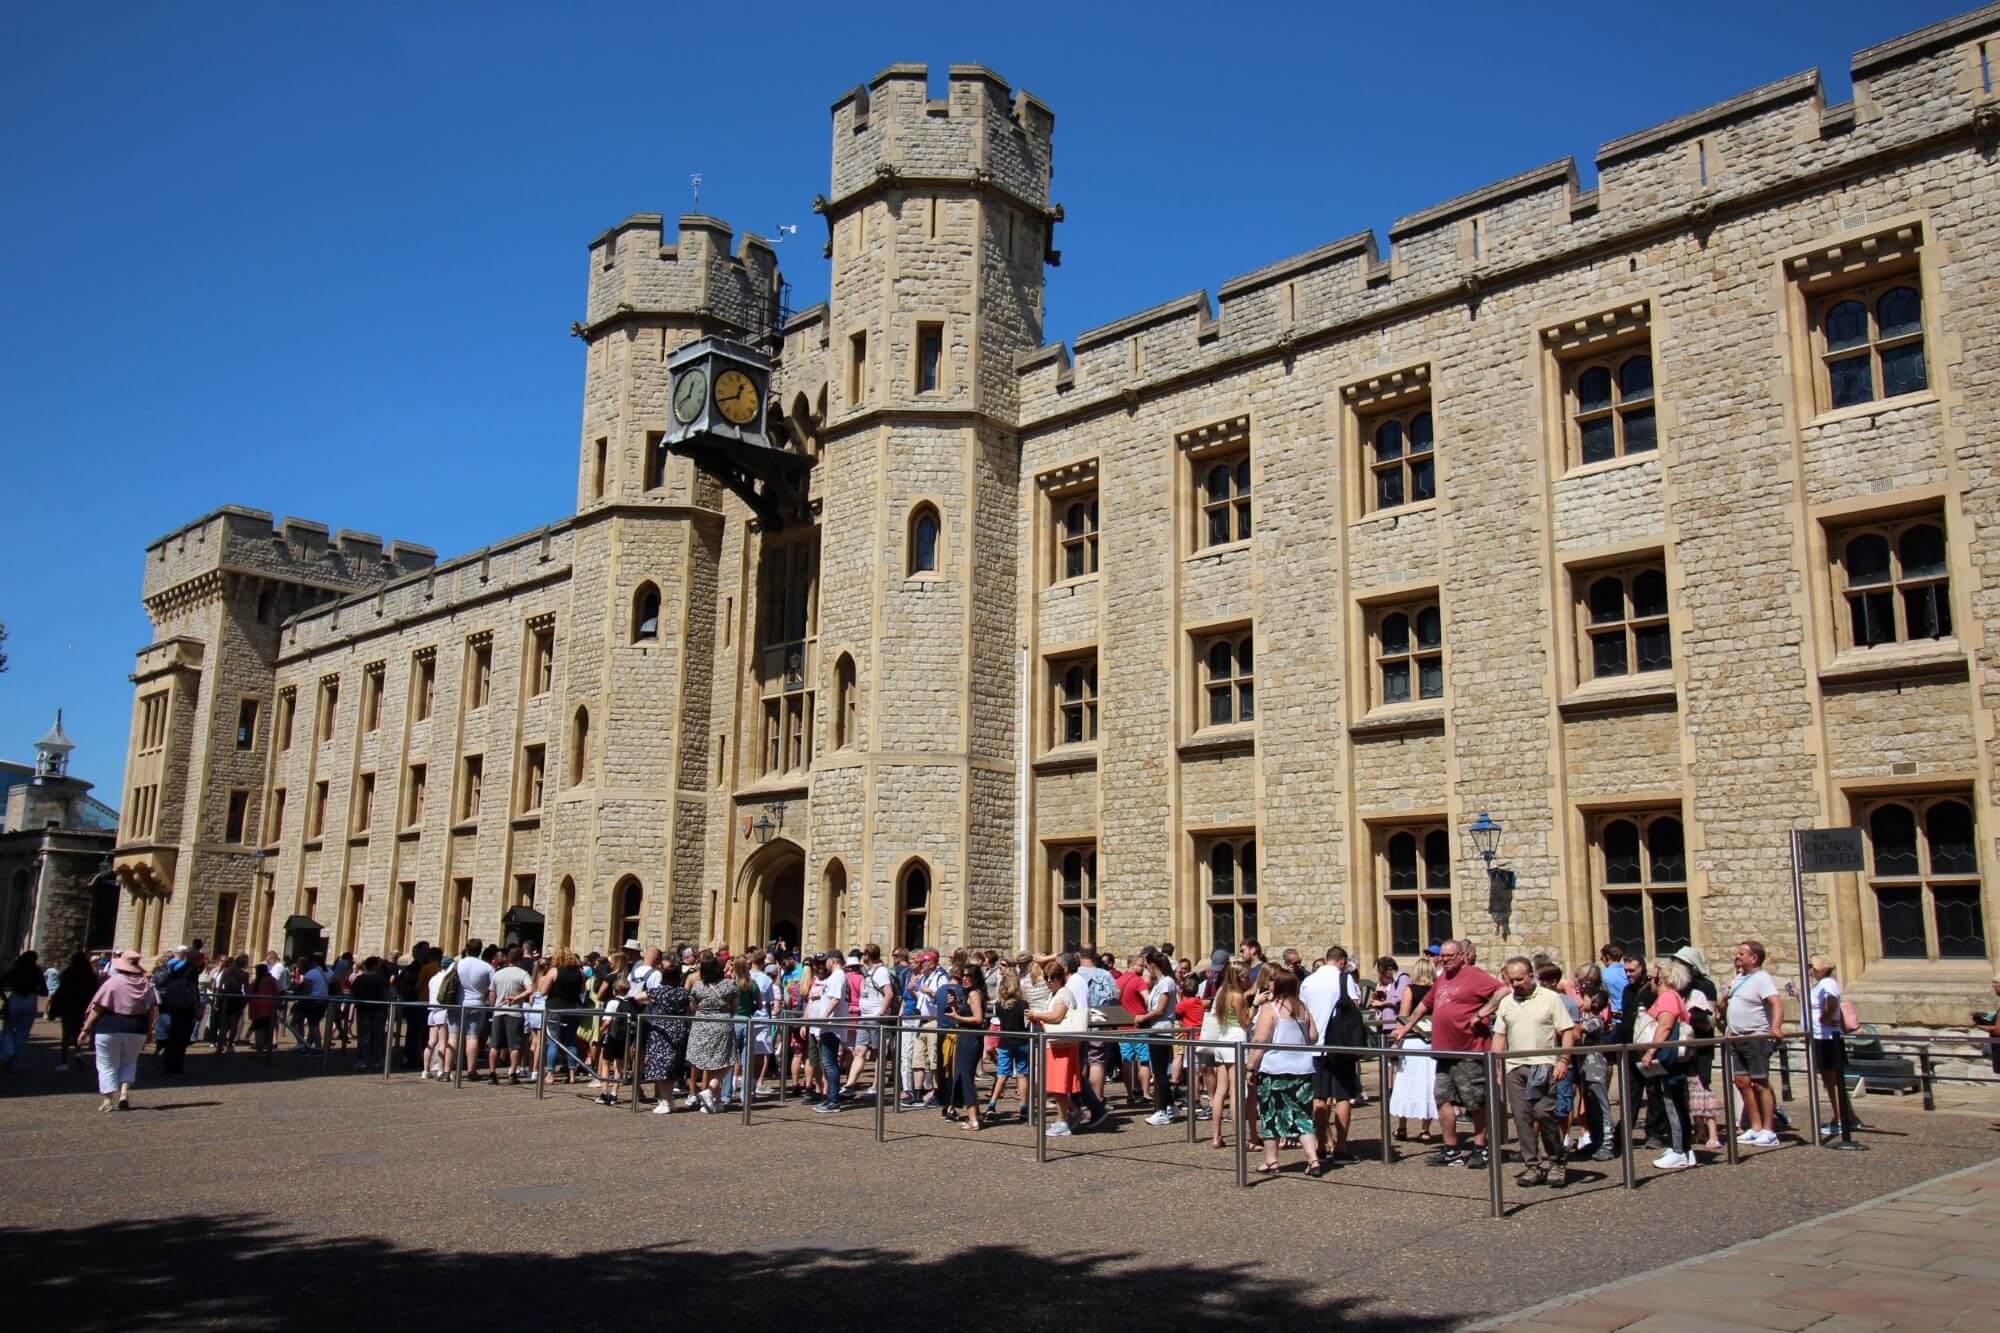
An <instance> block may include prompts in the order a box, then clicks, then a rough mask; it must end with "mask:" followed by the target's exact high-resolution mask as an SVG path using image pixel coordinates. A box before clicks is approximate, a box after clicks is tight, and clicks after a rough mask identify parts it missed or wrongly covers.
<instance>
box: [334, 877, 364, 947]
mask: <svg viewBox="0 0 2000 1333" xmlns="http://www.w3.org/2000/svg"><path fill="white" fill-rule="evenodd" d="M367 900H368V889H367V886H366V885H364V884H349V885H348V886H347V887H346V888H344V889H342V890H341V891H340V915H339V917H338V918H337V919H336V920H335V922H334V930H333V940H334V947H335V948H337V949H340V950H341V951H343V952H345V953H358V952H360V949H359V947H358V946H359V944H360V939H361V913H362V910H363V908H364V907H365V906H366V905H367Z"/></svg>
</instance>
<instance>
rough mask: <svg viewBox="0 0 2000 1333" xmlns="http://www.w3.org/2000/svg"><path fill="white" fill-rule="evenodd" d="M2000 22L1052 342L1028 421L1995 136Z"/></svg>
mask: <svg viewBox="0 0 2000 1333" xmlns="http://www.w3.org/2000/svg"><path fill="white" fill-rule="evenodd" d="M1996 33H2000V5H1989V6H1987V7H1986V8H1984V9H1980V10H1978V11H1975V12H1974V13H1971V14H1966V15H1963V16H1961V17H1959V18H1955V19H1951V20H1947V21H1946V22H1943V23H1939V24H1934V25H1932V26H1931V27H1928V28H1925V29H1922V30H1921V31H1918V32H1914V33H1911V34H1909V35H1907V36H1904V37H1900V38H1897V39H1895V40H1893V41H1890V42H1885V43H1882V44H1880V45H1878V46H1874V47H1870V48H1868V49H1867V50H1865V51H1862V52H1860V53H1858V54H1856V55H1855V57H1854V58H1853V61H1852V63H1851V72H1852V75H1853V81H1854V100H1853V102H1852V103H1851V104H1842V105H1838V106H1829V105H1828V104H1827V102H1826V99H1825V93H1824V89H1823V87H1822V85H1821V81H1820V75H1819V71H1818V70H1816V69H1813V70H1806V71H1803V72H1801V73H1798V74H1793V75H1790V76H1789V77H1786V78H1783V79H1779V80H1776V81H1774V82H1772V83H1768V84H1765V85H1763V86H1762V87H1759V88H1755V89H1752V90H1750V91H1748V92H1745V93H1743V94H1741V95H1739V96H1736V97H1733V98H1730V99H1728V100H1726V101H1723V102H1720V103H1717V104H1715V105H1713V106H1710V107H1705V108H1702V109H1700V110H1697V111H1692V112H1689V113H1688V114H1686V115H1683V116H1679V117H1676V118H1674V119H1672V120H1669V121H1667V122H1665V123H1663V124H1660V125H1656V126H1652V127H1650V128H1648V129H1643V130H1639V131H1635V132H1634V133H1631V134H1627V135H1624V136H1622V137H1620V138H1617V139H1613V140H1611V141H1610V142H1608V143H1605V144H1603V145H1601V146H1600V147H1599V148H1598V150H1597V152H1596V155H1595V158H1594V163H1595V166H1596V169H1597V176H1598V180H1597V186H1596V188H1595V189H1592V190H1584V189H1582V188H1581V182H1580V180H1579V178H1578V174H1577V170H1576V163H1575V160H1574V159H1573V158H1563V159H1559V160H1557V161H1554V162H1549V163H1546V164H1544V165H1542V166H1539V167H1535V168H1533V169H1532V170H1528V171H1524V172H1521V173H1519V174H1518V175H1515V176H1511V177H1508V178H1507V179H1505V180H1501V181H1497V182H1495V183H1493V184H1491V185H1487V186H1483V187H1481V188H1479V189H1476V190H1472V191H1468V192H1467V193H1465V194H1461V195H1458V196H1456V197H1454V198H1451V199H1447V200H1445V201H1443V202H1441V203H1437V204H1433V205H1430V206H1428V207H1426V208H1423V209H1420V210H1418V211H1416V212H1413V213H1409V214H1406V215H1405V216H1403V217H1401V218H1398V219H1397V220H1396V222H1395V223H1394V224H1393V225H1392V226H1391V227H1390V229H1389V235H1388V241H1389V245H1388V248H1387V250H1386V252H1384V251H1383V249H1382V248H1381V247H1380V246H1379V245H1378V243H1377V240H1376V237H1375V235H1374V234H1373V233H1372V232H1362V233H1358V234H1356V235H1353V236H1349V237H1344V238H1342V239H1340V240H1336V241H1333V242H1331V243H1329V244H1327V245H1323V246H1320V247H1317V248H1315V249H1313V250H1310V251H1307V252H1306V253H1304V254H1302V255H1296V256H1293V257H1290V258H1287V259H1283V260H1279V261H1277V262H1275V263H1272V264H1269V265H1266V266H1264V267H1263V268H1259V269H1257V270H1254V271H1252V272H1250V273H1246V274H1242V275H1240V276H1238V277H1235V278H1232V279H1230V280H1228V281H1226V282H1224V283H1222V284H1221V285H1220V286H1219V287H1218V288H1217V289H1216V299H1215V300H1214V302H1213V304H1211V301H1210V298H1209V295H1208V292H1207V291H1206V290H1202V291H1198V292H1194V293H1191V294H1189V295H1188V296H1184V297H1181V298H1179V299H1177V300H1174V301H1169V302H1166V303H1164V304H1162V305H1159V306H1154V307H1151V308H1150V309H1148V310H1145V311H1141V312H1139V313H1138V314H1135V315H1132V316H1129V317H1126V318H1122V319H1119V320H1115V321H1112V322H1111V323H1108V324H1104V325H1100V326H1099V327H1097V328H1095V329H1090V330H1087V331H1085V332H1084V333H1082V334H1079V335H1078V336H1077V337H1076V338H1075V339H1074V340H1073V342H1072V343H1070V344H1068V345H1065V344H1061V343H1057V344H1052V345H1049V346H1045V347H1042V348H1040V349H1038V350H1036V351H1034V352H1031V353H1028V354H1026V355H1024V356H1022V357H1021V358H1019V360H1018V361H1017V363H1016V370H1017V372H1018V375H1019V379H1020V393H1021V417H1022V420H1023V421H1024V422H1027V421H1034V420H1037V419H1040V418H1044V417H1048V416H1050V415H1053V414H1056V413H1062V412H1068V411H1071V410H1073V409H1075V408H1077V407H1079V406H1081V405H1085V404H1089V403H1093V402H1098V401H1105V400H1114V399H1120V398H1124V397H1126V396H1128V395H1129V394H1130V393H1132V392H1134V391H1137V390H1139V389H1141V388H1143V387H1145V386H1146V385H1148V384H1151V383H1155V382H1159V381H1162V380H1166V379H1171V378H1172V377H1174V376H1176V375H1178V374H1182V373H1185V372H1189V371H1194V370H1199V369H1203V368H1207V367H1213V366H1215V365H1218V364H1221V363H1224V362H1228V361H1230V360H1233V359H1237V358H1242V357H1254V356H1259V355H1268V354H1270V353H1272V352H1273V351H1276V350H1279V349H1282V348H1284V347H1286V346H1289V345H1291V344H1294V343H1296V342H1297V341H1298V340H1300V339H1306V338H1311V337H1314V336H1319V335H1326V334H1329V333H1331V332H1332V331H1335V330H1338V329H1341V328H1343V327H1349V326H1354V325H1357V324H1365V323H1367V322H1369V321H1375V320H1381V319H1385V318H1389V317H1392V316H1393V315H1395V314H1396V313H1397V312H1399V311H1401V310H1404V309H1413V308H1421V307H1423V306H1425V305H1427V304H1435V303H1438V302H1440V301H1464V302H1468V303H1470V302H1476V301H1477V299H1478V298H1479V295H1480V294H1481V292H1482V291H1489V290H1492V289H1494V288H1495V287H1497V286H1500V285H1504V284H1505V283H1507V282H1510V281H1513V280H1516V279H1518V278H1524V277H1529V276H1533V275H1534V274H1536V273H1539V272H1542V271H1545V270H1546V269H1548V268H1549V267H1551V266H1552V265H1556V264H1560V263H1564V262H1570V261H1573V260H1575V259H1577V258H1579V257H1581V256H1584V255H1586V254H1589V253H1592V252H1595V251H1600V250H1605V249H1607V248H1614V247H1618V246H1622V245H1634V244H1643V243H1645V242H1647V241H1649V240H1652V239H1655V238H1657V237H1659V236H1662V235H1665V234H1669V233H1672V232H1674V231H1686V230H1690V229H1693V230H1696V231H1703V230H1705V229H1706V228H1708V227H1711V226H1713V225H1715V224H1716V223H1717V221H1718V220H1719V219H1721V218H1723V217H1725V216H1728V215H1732V214H1735V213H1740V212H1745V211H1749V210H1754V209H1756V208H1759V207H1762V206H1765V205H1766V204H1769V203H1771V202H1775V201H1778V200H1781V199H1782V198H1784V197H1785V196H1786V195H1787V194H1789V193H1791V192H1793V191H1795V190H1798V189H1802V188H1807V187H1809V185H1810V184H1811V182H1813V181H1814V180H1819V179H1833V178H1837V177H1839V176H1841V175H1843V174H1846V173H1850V172H1852V171H1855V170H1859V169H1865V167H1866V166H1867V164H1868V163H1869V162H1870V161H1871V160H1881V159H1885V158H1892V157H1894V156H1896V155H1899V154H1904V153H1908V152H1910V151H1913V150H1921V149H1922V148H1924V146H1926V145H1928V144H1932V143H1944V142H1948V141H1951V140H1953V139H1964V138H1967V137H1977V138H1978V139H1979V140H1980V141H1982V142H1986V143H1991V142H1993V141H1995V140H1996V139H2000V98H1996V95H1995V89H1994V87H1993V85H1992V81H1993V79H1994V78H1995V77H1996V75H1995V73H1994V70H1993V65H1994V64H1995V62H1996V60H2000V55H1996V53H1995V52H1994V51H1993V50H1992V49H1991V47H1992V43H1991V41H1990V39H1991V38H1992V37H1993V36H1994V35H1995V34H1996ZM1982 41H1987V42H1988V49H1987V52H1986V63H1985V65H1984V66H1982V62H1981V49H1980V43H1981V42H1982ZM857 91H859V90H857ZM852 96H853V95H852V94H850V97H852Z"/></svg>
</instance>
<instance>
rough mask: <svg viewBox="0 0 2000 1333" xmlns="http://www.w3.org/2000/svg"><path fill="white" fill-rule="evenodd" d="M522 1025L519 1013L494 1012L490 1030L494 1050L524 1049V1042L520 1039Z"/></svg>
mask: <svg viewBox="0 0 2000 1333" xmlns="http://www.w3.org/2000/svg"><path fill="white" fill-rule="evenodd" d="M523 1026H524V1025H523V1023H522V1021H521V1015H520V1014H519V1013H511V1014H503V1013H496V1014H494V1015H493V1032H492V1042H493V1049H494V1050H496V1051H518V1050H522V1049H524V1047H525V1045H526V1043H525V1042H523V1041H522V1040H521V1032H522V1029H523Z"/></svg>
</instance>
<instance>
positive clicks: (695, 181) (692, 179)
mask: <svg viewBox="0 0 2000 1333" xmlns="http://www.w3.org/2000/svg"><path fill="white" fill-rule="evenodd" d="M688 184H689V185H690V186H691V187H693V189H694V206H695V207H696V208H700V207H701V173H700V172H699V171H697V172H694V173H693V174H691V175H690V176H689V177H688Z"/></svg>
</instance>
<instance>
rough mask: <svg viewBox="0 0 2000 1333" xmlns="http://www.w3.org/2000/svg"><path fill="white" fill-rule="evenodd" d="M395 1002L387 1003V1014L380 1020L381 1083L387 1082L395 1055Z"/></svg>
mask: <svg viewBox="0 0 2000 1333" xmlns="http://www.w3.org/2000/svg"><path fill="white" fill-rule="evenodd" d="M395 1051H396V1002H395V1001H394V1000H391V1001H389V1012H388V1014H387V1015H386V1016H385V1017H384V1018H383V1019H382V1081H383V1082H384V1083H386V1082H388V1081H389V1070H390V1068H391V1064H392V1062H393V1061H394V1060H395V1058H396V1055H395Z"/></svg>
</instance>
